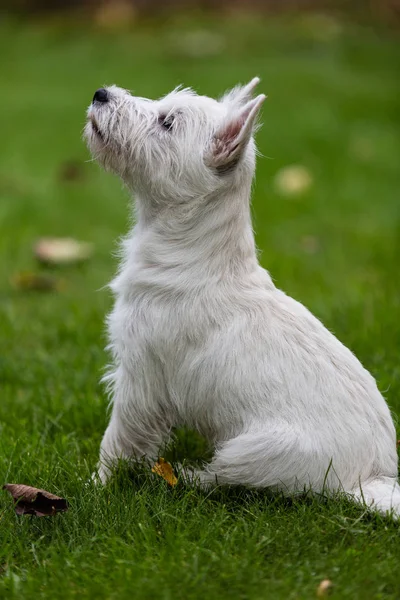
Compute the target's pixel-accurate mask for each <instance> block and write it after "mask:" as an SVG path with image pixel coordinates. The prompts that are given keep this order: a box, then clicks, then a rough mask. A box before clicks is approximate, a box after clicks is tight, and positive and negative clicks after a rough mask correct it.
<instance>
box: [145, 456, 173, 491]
mask: <svg viewBox="0 0 400 600" xmlns="http://www.w3.org/2000/svg"><path fill="white" fill-rule="evenodd" d="M151 470H152V472H153V473H156V475H159V476H160V477H162V478H163V479H165V481H166V482H167V483H169V485H172V487H173V486H174V485H176V484H177V483H178V480H177V478H176V476H175V473H174V471H173V469H172V467H171V465H170V464H169V463H168V462H167V461H166V460H165V459H164V458H159V459H158V461H157V462H156V464H155V465H154V467H153V468H152V469H151Z"/></svg>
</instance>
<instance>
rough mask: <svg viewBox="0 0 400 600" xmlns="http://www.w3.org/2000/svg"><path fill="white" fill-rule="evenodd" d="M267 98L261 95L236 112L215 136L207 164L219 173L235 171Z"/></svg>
mask: <svg viewBox="0 0 400 600" xmlns="http://www.w3.org/2000/svg"><path fill="white" fill-rule="evenodd" d="M265 98H266V96H265V95H264V94H260V95H259V96H257V98H254V100H251V101H250V102H247V104H245V105H244V106H243V107H242V108H240V109H239V110H234V111H233V112H232V113H231V114H229V115H228V117H227V118H226V119H225V121H224V123H223V124H222V126H221V127H220V128H219V129H218V130H217V132H216V133H215V134H214V137H213V140H212V144H211V152H210V155H209V158H208V160H207V163H208V164H209V166H211V167H213V168H215V169H216V170H217V171H218V172H219V173H226V172H228V171H230V170H231V169H233V168H234V167H235V166H236V165H237V163H238V162H239V160H240V157H241V156H242V154H243V152H244V150H245V149H246V146H247V144H248V143H249V141H250V139H251V135H252V133H253V129H254V125H255V122H256V119H257V115H258V113H259V110H260V108H261V105H262V103H263V102H264V100H265Z"/></svg>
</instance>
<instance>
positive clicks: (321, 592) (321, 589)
mask: <svg viewBox="0 0 400 600" xmlns="http://www.w3.org/2000/svg"><path fill="white" fill-rule="evenodd" d="M332 588H333V583H332V581H331V580H330V579H323V580H322V581H321V583H320V584H319V586H318V587H317V598H326V597H327V596H328V595H329V594H330V593H331V591H332Z"/></svg>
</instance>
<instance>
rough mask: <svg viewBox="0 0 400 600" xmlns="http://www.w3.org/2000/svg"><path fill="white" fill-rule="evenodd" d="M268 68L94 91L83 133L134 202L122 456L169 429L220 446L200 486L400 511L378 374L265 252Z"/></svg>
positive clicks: (113, 442) (125, 300) (117, 414)
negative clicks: (253, 203)
mask: <svg viewBox="0 0 400 600" xmlns="http://www.w3.org/2000/svg"><path fill="white" fill-rule="evenodd" d="M258 82H259V79H258V78H255V79H253V80H252V81H251V82H250V83H249V84H248V85H245V86H243V87H241V86H238V87H236V88H234V89H233V90H232V91H230V92H229V93H227V94H226V95H225V96H223V97H222V98H221V99H220V100H214V99H211V98H208V97H205V96H198V95H197V94H196V93H194V92H193V91H192V90H190V89H176V90H174V91H173V92H171V93H170V94H168V95H167V96H165V97H164V98H161V99H160V100H155V101H152V100H148V99H146V98H138V97H134V96H132V95H131V94H130V93H128V92H127V91H126V90H124V89H121V88H118V87H116V86H111V87H107V88H101V89H99V90H97V91H96V93H95V95H94V98H93V102H92V104H91V105H90V107H89V110H88V120H87V125H86V128H85V137H86V140H87V143H88V145H89V148H90V150H91V153H92V155H93V157H94V158H95V159H97V160H98V161H99V162H100V163H101V164H102V165H103V166H104V167H105V168H107V169H111V170H112V171H114V172H116V173H117V174H118V175H119V176H120V177H121V178H122V180H123V181H124V182H125V184H126V185H127V187H128V188H129V189H130V190H131V191H132V193H134V195H135V199H136V203H135V205H136V225H135V226H134V228H133V230H132V232H131V233H130V235H129V236H128V237H127V239H126V240H125V242H124V243H123V260H122V265H121V268H120V270H119V273H118V275H117V276H116V278H115V279H114V281H113V282H112V283H111V289H112V290H113V293H114V294H115V298H116V300H115V306H114V309H113V311H112V312H111V314H110V316H109V318H108V330H109V339H110V346H109V347H110V349H111V352H112V355H113V367H112V369H111V370H110V372H109V374H108V375H107V377H106V380H107V382H108V384H109V385H110V390H111V393H112V414H111V419H110V423H109V425H108V427H107V430H106V432H105V434H104V438H103V441H102V444H101V451H100V463H99V476H100V479H101V481H102V482H103V483H105V482H106V481H107V479H108V477H109V474H110V470H111V468H112V466H113V464H114V463H115V462H116V460H117V459H119V458H120V457H122V458H130V459H131V458H133V459H142V458H143V457H144V458H145V459H148V460H149V461H155V460H156V459H157V457H158V452H159V450H160V448H162V447H164V445H165V443H166V441H167V440H168V438H169V436H170V432H171V430H172V428H174V427H180V426H187V427H190V428H193V429H196V430H197V431H198V432H199V433H200V434H202V435H203V436H205V437H206V438H207V439H208V440H209V441H210V442H211V444H212V445H213V447H214V448H215V455H214V457H213V459H212V461H211V463H210V464H208V465H206V466H205V467H204V470H202V471H199V472H198V473H197V474H196V477H198V479H199V480H200V482H201V483H203V484H206V485H208V484H213V483H214V482H216V481H217V482H218V483H219V484H229V485H239V484H240V485H246V486H253V487H263V488H264V487H265V488H271V489H272V490H281V491H283V492H285V493H287V494H292V493H298V492H302V491H304V489H311V490H313V491H314V492H319V493H320V492H328V493H333V492H337V491H343V492H345V493H346V494H348V495H349V496H351V497H352V498H353V499H354V500H356V501H358V502H360V503H363V504H365V505H367V506H369V507H372V508H373V509H376V510H378V511H380V512H383V513H387V512H388V511H392V512H393V514H394V515H395V516H397V517H399V516H400V487H399V485H398V483H397V462H398V458H397V451H396V436H395V428H394V425H393V421H392V418H391V415H390V412H389V408H388V406H387V404H386V402H385V400H384V399H383V397H382V395H381V394H380V393H379V391H378V389H377V386H376V383H375V380H374V378H373V377H372V376H371V375H370V374H369V373H368V372H367V371H366V370H365V369H364V368H363V366H362V365H361V364H360V362H359V361H358V360H357V358H356V357H355V356H354V355H353V354H352V353H351V352H350V350H348V349H347V348H345V347H344V346H343V345H342V344H341V343H340V342H339V341H338V340H337V339H336V337H335V336H334V335H332V334H331V333H330V332H329V331H328V330H327V329H325V327H324V326H323V325H322V324H321V323H320V321H319V320H318V319H316V318H315V317H314V316H313V315H312V314H311V313H310V312H309V311H308V310H307V309H306V308H305V307H304V306H303V305H302V304H300V303H299V302H296V301H295V300H293V299H292V298H290V297H288V296H287V295H286V294H284V293H283V292H282V291H280V290H278V289H277V288H276V287H275V286H274V284H273V282H272V280H271V277H270V276H269V274H268V272H267V271H266V270H265V269H263V268H262V267H261V266H260V265H259V263H258V261H257V252H256V248H255V243H254V236H253V231H252V224H251V217H250V193H251V184H252V180H253V176H254V171H255V157H256V148H255V144H254V140H253V132H254V129H255V128H256V126H257V125H256V124H257V116H258V114H259V111H260V108H261V105H262V104H263V102H264V99H265V96H264V95H262V94H261V95H259V96H257V97H255V98H253V97H252V96H253V91H254V88H255V87H256V85H257V84H258Z"/></svg>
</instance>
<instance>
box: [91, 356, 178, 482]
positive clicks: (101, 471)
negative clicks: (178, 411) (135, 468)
mask: <svg viewBox="0 0 400 600" xmlns="http://www.w3.org/2000/svg"><path fill="white" fill-rule="evenodd" d="M113 390H114V393H113V401H112V414H111V419H110V422H109V425H108V427H107V429H106V431H105V433H104V436H103V440H102V442H101V447H100V461H99V465H98V475H99V478H100V480H101V482H102V483H103V484H105V483H106V482H107V480H108V478H109V476H110V474H111V472H112V468H113V466H115V464H116V463H117V461H118V460H119V459H121V458H122V459H133V460H146V461H148V462H149V463H153V462H154V461H156V460H157V457H158V452H159V449H160V448H161V447H162V446H163V445H164V444H165V443H166V442H167V439H168V437H169V433H170V430H171V425H170V424H169V422H167V420H166V418H165V412H166V410H165V409H166V406H165V401H166V399H165V397H163V391H164V386H163V381H162V376H161V374H160V373H157V370H156V369H150V370H147V369H143V368H138V369H137V370H135V371H134V373H133V372H132V371H131V370H129V372H128V371H127V370H125V369H122V368H119V369H118V370H117V371H116V373H115V374H114V375H113Z"/></svg>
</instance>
